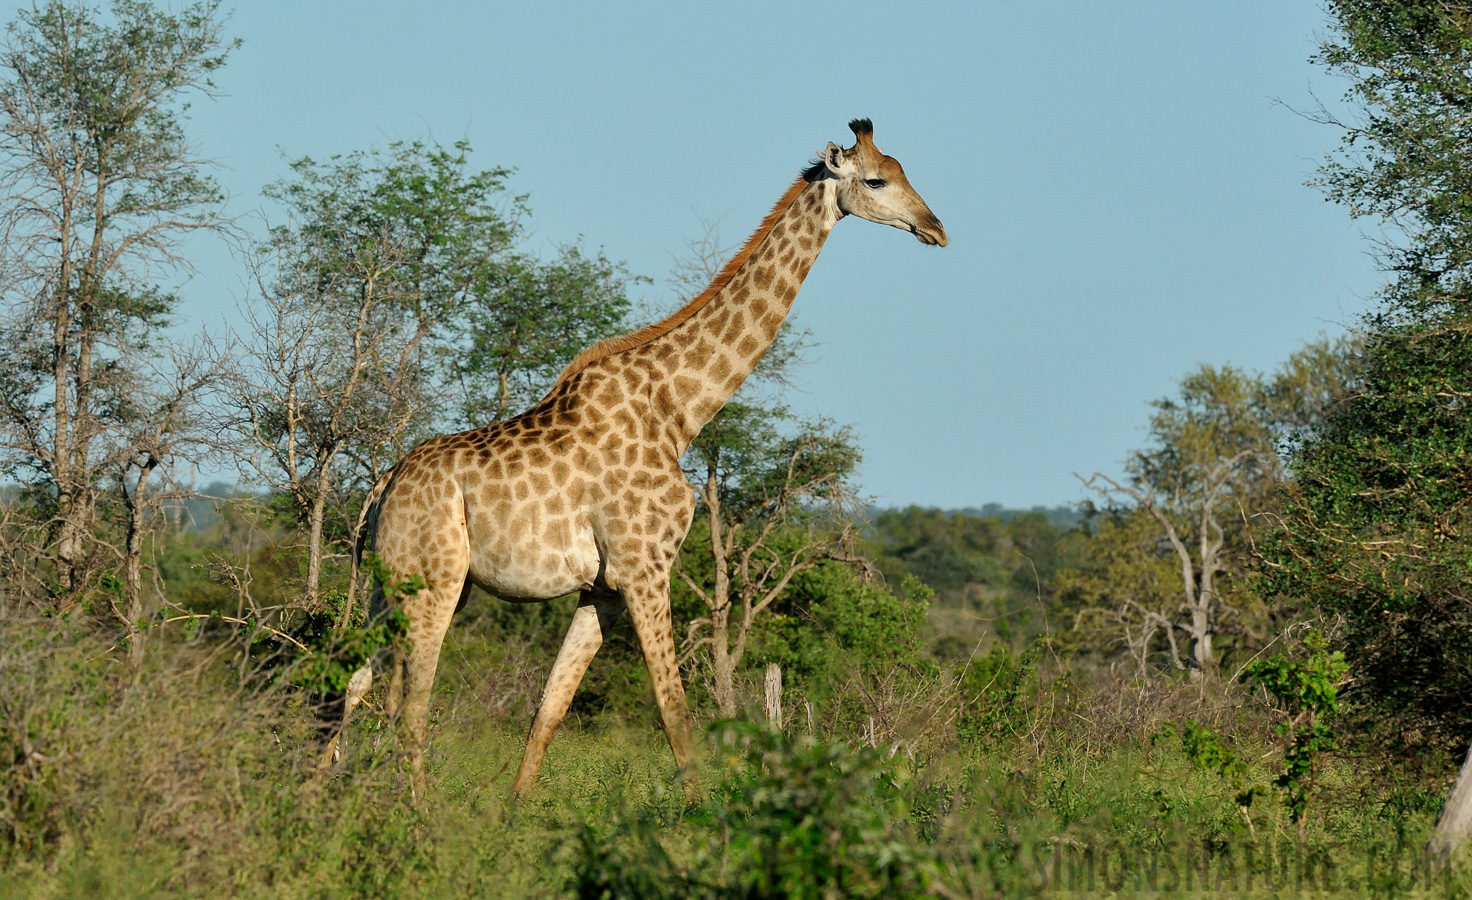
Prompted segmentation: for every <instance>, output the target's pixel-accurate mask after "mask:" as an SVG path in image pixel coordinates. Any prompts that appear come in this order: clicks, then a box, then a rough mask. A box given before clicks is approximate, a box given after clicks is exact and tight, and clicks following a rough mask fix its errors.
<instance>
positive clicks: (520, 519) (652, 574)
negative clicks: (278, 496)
mask: <svg viewBox="0 0 1472 900" xmlns="http://www.w3.org/2000/svg"><path fill="white" fill-rule="evenodd" d="M849 127H850V129H852V130H853V132H854V135H855V137H856V138H857V142H856V143H855V144H854V145H853V146H852V147H848V148H842V147H839V146H837V145H836V144H832V143H830V144H828V146H827V148H825V149H824V150H823V152H822V154H821V157H820V159H819V160H818V161H817V162H815V163H814V164H812V165H811V166H810V167H808V168H807V169H806V170H805V171H803V172H802V174H801V175H800V176H799V177H798V179H797V181H796V182H794V183H793V184H792V186H791V187H789V188H788V189H787V191H786V192H785V193H784V194H783V195H782V197H781V199H779V200H778V201H777V203H776V205H775V206H774V207H773V208H772V211H771V213H770V214H768V215H767V217H766V219H764V220H763V221H762V223H761V226H760V227H759V228H758V229H757V230H756V232H755V233H753V234H752V236H751V237H750V238H749V239H748V240H747V242H746V243H745V244H744V245H743V246H742V248H741V250H740V251H739V252H738V253H737V254H736V255H735V256H734V257H733V258H732V259H731V261H730V262H728V263H727V264H726V266H725V267H724V268H723V269H722V270H721V272H720V273H719V274H718V275H717V276H716V278H715V280H714V281H712V282H711V284H710V286H709V287H708V288H706V290H705V291H703V292H702V293H701V294H700V295H699V296H697V297H695V298H694V299H692V300H691V301H690V302H689V303H687V304H686V305H685V306H684V307H682V308H681V309H679V310H678V311H676V312H675V313H674V314H673V315H671V316H669V317H668V318H666V319H664V320H663V321H661V322H657V323H655V324H653V325H650V326H648V327H646V328H644V329H641V330H640V331H637V332H634V333H633V334H630V335H627V336H625V337H622V338H616V339H613V340H610V341H604V342H602V343H599V344H597V345H595V346H593V347H590V348H589V349H587V350H585V351H583V352H582V353H581V354H579V355H578V356H577V358H576V359H574V360H573V362H572V363H571V364H570V365H569V366H568V367H567V369H566V370H565V371H564V372H563V373H562V374H561V376H559V378H558V380H557V382H556V384H555V385H554V386H553V387H552V389H551V390H550V391H549V392H548V393H547V396H546V397H544V398H542V400H541V401H540V402H539V403H537V405H535V406H533V407H532V408H531V409H529V410H527V411H526V412H524V413H522V414H521V415H519V416H517V417H515V418H512V419H508V420H506V421H503V422H498V423H495V424H493V425H488V426H486V427H484V428H478V429H475V430H473V431H466V432H462V433H460V434H451V435H445V436H442V437H437V438H433V439H431V440H428V441H426V442H424V443H423V444H420V445H419V446H418V447H415V448H414V449H413V450H411V451H410V452H409V453H408V454H406V455H405V456H404V458H403V459H402V460H400V461H399V463H398V464H397V465H396V466H394V468H393V469H392V470H391V471H390V472H389V473H388V474H387V475H386V476H385V477H384V478H383V479H382V480H380V482H379V484H377V485H375V486H374V489H373V492H372V493H371V494H370V495H369V498H368V506H367V509H366V516H365V528H366V535H365V538H366V545H367V547H368V548H370V549H372V550H373V551H374V552H376V553H377V554H378V555H379V558H380V559H381V560H382V561H383V562H384V563H385V564H386V565H387V566H388V567H389V568H390V569H391V570H392V571H393V572H395V573H396V574H397V575H398V576H399V577H405V576H408V575H420V576H423V577H424V579H425V580H426V582H427V584H428V587H427V588H426V589H425V590H423V591H421V592H420V593H419V594H417V595H416V596H414V597H412V598H410V599H408V600H406V601H405V602H404V607H403V608H404V611H405V613H407V614H408V617H409V634H408V637H409V645H408V650H407V652H405V653H402V654H400V655H398V656H396V657H395V658H394V659H393V660H392V662H391V675H392V677H391V679H390V688H389V694H390V696H389V702H388V708H389V711H390V713H394V714H397V715H398V716H399V717H400V724H401V728H402V730H403V733H404V737H405V744H406V753H407V755H408V757H409V763H410V771H411V775H412V779H413V787H414V792H415V796H416V797H421V798H422V797H423V796H424V790H425V783H424V769H423V746H424V740H425V730H426V725H427V721H428V715H429V699H430V690H431V688H432V686H433V684H434V675H435V669H436V668H437V666H438V663H439V654H440V646H441V644H442V643H443V641H444V637H445V632H446V631H447V629H448V628H449V625H450V619H451V617H452V616H453V614H454V613H455V611H456V610H457V609H458V608H459V606H460V605H461V604H463V602H464V599H465V597H466V596H467V595H468V593H469V590H470V587H471V585H478V586H480V587H481V588H483V589H484V590H485V591H487V592H488V593H490V594H492V595H494V596H497V597H500V598H502V599H505V600H511V601H520V602H525V601H536V600H548V599H552V598H555V597H560V596H563V595H566V594H570V593H575V592H576V593H578V594H579V595H580V601H579V603H578V606H577V610H576V612H575V613H574V614H573V620H572V625H571V626H570V627H569V628H568V632H567V637H566V638H565V639H564V641H563V644H562V649H561V650H560V651H559V652H558V654H557V659H556V661H555V662H554V663H553V666H552V672H551V674H550V676H549V677H548V679H547V686H546V689H545V690H544V691H543V694H542V700H541V704H540V707H539V708H538V710H537V713H536V716H535V718H534V719H533V721H532V727H531V733H530V735H529V736H528V738H527V745H526V750H525V753H524V755H523V757H522V761H521V767H520V769H519V770H518V771H517V773H516V780H515V782H514V785H513V787H514V790H515V791H516V792H517V793H524V792H526V791H527V790H529V789H530V788H531V787H532V784H533V783H534V782H535V780H536V777H537V770H538V768H539V767H540V765H541V762H542V757H543V755H544V754H545V753H546V750H547V744H548V743H549V742H550V741H551V739H552V736H553V735H554V734H555V733H556V731H557V728H558V726H559V725H561V723H562V720H563V717H564V716H566V714H567V710H568V706H569V705H570V704H571V702H572V696H573V692H574V691H575V690H576V689H577V686H578V682H579V681H581V680H582V677H583V673H584V672H585V671H586V669H587V667H588V663H589V662H590V661H591V660H592V658H593V655H594V654H595V653H596V652H597V651H598V648H599V646H600V645H601V644H602V642H603V639H604V636H605V635H606V634H607V633H608V630H609V628H610V627H611V626H612V624H613V623H614V621H615V620H617V618H618V617H619V616H620V615H621V614H622V613H623V612H624V611H625V610H627V611H628V614H629V616H630V618H631V619H632V620H633V625H634V630H635V632H636V634H637V635H638V638H639V644H640V647H641V649H642V651H643V654H644V660H645V663H646V665H647V666H648V668H649V674H650V680H651V681H652V683H653V686H654V693H655V699H656V701H657V703H658V706H659V712H660V718H661V720H662V722H663V725H664V730H665V734H666V736H667V737H668V739H669V743H670V748H671V749H672V750H673V751H674V756H675V762H676V763H677V764H678V765H679V766H680V767H681V769H685V768H687V767H688V766H689V765H690V764H691V762H692V761H693V749H694V748H693V741H692V737H691V728H690V721H689V713H688V710H687V707H686V703H685V690H684V686H683V685H682V684H681V681H680V671H679V666H678V662H677V657H676V651H675V641H674V632H673V629H672V626H671V621H670V599H669V591H670V570H671V566H672V565H673V563H674V560H675V554H676V553H677V552H678V551H679V549H680V544H681V543H682V542H683V541H684V539H685V534H686V532H687V531H688V530H689V527H690V522H691V517H692V515H693V513H694V511H695V499H694V494H693V492H692V491H691V489H690V487H689V485H688V484H687V483H686V481H685V477H684V474H683V472H682V470H681V468H680V459H681V457H682V456H683V455H684V453H685V450H686V449H687V448H688V447H689V446H690V442H691V441H692V440H694V438H695V436H696V435H697V434H698V433H699V432H700V429H701V428H702V427H704V425H705V424H706V423H707V422H709V421H710V420H711V418H712V417H713V416H715V414H716V412H718V411H719V410H720V408H721V407H722V406H723V405H724V404H725V403H726V401H727V400H728V399H730V397H731V395H732V394H734V393H735V392H736V389H737V388H739V387H740V386H741V384H742V382H743V381H745V380H746V378H747V376H749V375H750V374H751V373H752V370H753V369H754V368H755V367H756V364H757V362H758V360H760V359H761V356H762V354H763V353H765V352H766V349H767V347H768V346H770V344H771V343H772V341H773V339H774V338H775V337H776V335H777V329H778V328H779V327H780V326H781V324H782V322H783V320H784V319H785V318H786V316H787V313H788V310H789V309H791V306H792V301H793V299H794V298H795V297H796V296H797V291H798V288H799V287H800V286H801V284H802V282H803V279H804V278H805V277H806V276H807V274H808V271H809V269H811V267H812V265H813V261H814V260H816V259H817V257H818V252H819V251H820V250H822V248H823V243H824V241H825V240H826V239H827V237H828V233H829V231H831V230H832V228H833V226H834V225H835V224H836V223H837V222H838V221H839V220H840V219H842V218H843V217H845V216H848V215H854V216H858V217H860V218H864V219H869V220H870V221H874V222H878V223H881V224H885V225H892V226H894V227H896V228H901V229H903V230H906V231H909V232H911V233H912V234H914V235H915V236H916V237H917V238H918V239H919V240H920V241H921V242H922V243H925V244H932V245H939V246H942V247H943V246H945V244H946V233H945V229H944V227H942V225H941V223H940V220H939V219H937V218H936V217H935V215H934V214H933V213H931V211H930V208H929V207H928V206H926V204H925V201H924V200H922V199H921V198H920V195H919V194H917V193H916V192H915V190H914V188H912V187H911V186H910V183H909V181H908V180H907V179H906V178H905V173H904V170H903V169H902V168H901V167H900V164H899V163H898V162H897V161H895V160H894V159H893V158H892V157H889V156H886V155H884V153H883V152H882V151H881V150H880V149H879V148H878V147H877V146H875V144H874V137H873V126H872V125H871V124H870V122H869V120H868V119H855V120H854V121H852V122H850V123H849ZM375 605H381V601H378V602H376V603H375ZM355 686H356V687H358V688H359V690H356V691H355V692H354V693H353V695H352V696H350V697H349V698H348V703H347V706H348V707H349V708H348V709H347V710H346V711H345V713H344V723H346V720H347V715H349V714H350V713H351V706H352V705H354V703H355V701H356V699H357V698H360V697H361V696H362V692H363V690H362V689H364V688H365V684H364V683H363V682H362V681H361V680H360V682H359V683H357V684H356V685H355ZM687 784H688V783H687Z"/></svg>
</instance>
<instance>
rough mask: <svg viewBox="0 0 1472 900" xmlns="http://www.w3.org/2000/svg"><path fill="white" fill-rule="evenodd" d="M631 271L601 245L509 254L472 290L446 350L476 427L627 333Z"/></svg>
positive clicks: (537, 395)
mask: <svg viewBox="0 0 1472 900" xmlns="http://www.w3.org/2000/svg"><path fill="white" fill-rule="evenodd" d="M642 281H647V279H643V278H639V277H637V276H633V275H630V274H629V272H628V270H627V269H626V268H625V267H624V266H623V265H622V264H621V263H615V262H610V261H609V260H608V258H607V257H605V256H604V255H603V253H602V251H599V252H598V253H597V254H596V255H594V256H589V255H587V254H585V253H584V252H583V251H582V250H581V249H580V248H578V247H577V246H570V247H564V248H562V249H561V251H560V252H559V253H558V255H557V257H556V258H555V259H553V260H551V261H543V260H540V259H538V258H536V257H534V256H531V255H529V254H524V253H521V254H508V255H507V256H506V257H505V258H504V259H503V260H501V261H500V262H499V264H498V265H496V266H494V267H492V268H491V269H490V270H489V271H487V273H486V275H485V277H484V278H481V279H479V280H478V281H477V282H476V284H475V286H474V288H473V290H472V291H471V292H470V296H469V298H468V299H469V302H468V303H466V305H465V308H464V309H463V310H462V312H461V314H460V316H459V317H458V327H459V329H460V331H461V336H460V340H458V341H457V342H456V343H455V344H454V345H452V346H451V347H449V348H447V351H446V352H447V362H448V366H447V367H448V369H449V371H450V373H451V374H452V376H453V377H454V378H455V380H456V381H457V382H458V385H459V388H460V392H461V394H462V398H463V399H462V401H461V407H462V408H461V419H462V421H463V423H464V424H466V425H468V426H470V427H472V428H475V427H479V426H481V425H486V424H489V423H491V422H496V421H500V420H502V419H505V418H507V417H509V416H512V415H514V414H516V413H518V412H520V411H522V410H523V409H526V408H527V407H529V406H531V405H532V404H533V403H535V402H536V401H537V400H539V399H541V397H542V395H544V394H545V393H546V392H547V390H548V389H549V388H551V386H552V384H553V382H555V381H556V380H557V376H558V375H559V374H560V373H561V372H562V370H563V369H564V368H565V367H566V366H567V364H568V363H569V362H571V361H572V358H573V357H574V356H576V355H577V354H578V352H579V351H580V350H582V349H583V348H585V347H588V346H591V345H592V344H595V343H597V342H598V341H600V340H603V339H604V338H607V337H613V336H614V335H617V334H622V333H624V332H626V331H627V330H628V329H627V323H626V320H627V318H628V311H629V307H630V303H629V298H628V293H629V288H630V287H631V286H632V285H633V284H636V283H639V282H642Z"/></svg>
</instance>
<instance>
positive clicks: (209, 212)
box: [0, 0, 229, 608]
mask: <svg viewBox="0 0 1472 900" xmlns="http://www.w3.org/2000/svg"><path fill="white" fill-rule="evenodd" d="M216 8H217V4H216V3H215V2H204V3H196V4H193V5H191V6H188V7H186V8H184V9H183V10H181V11H179V12H177V13H167V12H162V11H159V10H157V9H155V8H154V7H152V6H151V5H149V4H146V3H142V2H135V0H117V2H115V3H114V4H113V6H112V10H111V15H110V16H108V17H104V16H103V15H102V13H101V12H100V11H98V10H95V9H89V8H87V7H82V6H73V5H69V4H65V3H62V2H59V0H52V2H47V3H43V4H41V5H38V6H35V7H32V8H30V9H22V10H20V12H19V14H18V19H17V23H16V24H15V25H14V26H12V28H11V30H10V33H9V39H8V41H7V42H6V45H5V47H4V49H3V51H0V69H3V70H4V76H5V77H4V80H3V81H0V198H3V199H0V239H3V244H0V297H3V306H4V318H3V322H0V414H3V420H0V447H3V448H4V450H5V451H6V452H7V456H8V459H7V460H6V464H7V468H8V470H9V471H10V472H12V473H14V474H17V475H19V476H20V477H22V478H23V479H24V480H25V481H26V482H28V483H29V484H30V485H32V486H34V488H35V490H34V491H32V492H31V494H30V496H31V498H32V499H33V501H34V510H35V514H36V515H37V516H39V517H40V518H41V520H42V521H44V522H45V532H46V542H45V543H46V546H47V548H48V549H47V551H46V553H47V556H48V558H49V566H50V569H51V571H52V577H53V578H54V582H52V583H51V587H50V589H49V592H50V593H51V594H52V595H53V596H54V597H55V598H56V599H57V600H59V601H60V603H61V606H62V608H67V607H69V606H70V605H71V604H72V603H73V602H74V601H75V600H76V598H77V597H78V596H79V594H80V593H81V592H82V591H83V590H85V589H86V587H87V585H88V578H89V577H90V574H91V569H90V565H89V556H90V554H91V553H92V552H93V551H94V550H96V549H97V548H96V544H95V543H94V542H93V540H92V538H93V536H94V535H95V534H96V533H97V532H98V529H97V528H96V527H95V526H96V515H97V507H98V503H99V492H100V491H103V490H104V488H103V486H102V484H101V482H102V480H103V478H104V477H105V475H106V474H107V473H108V472H109V466H108V463H107V458H108V457H109V456H110V455H111V454H112V452H113V451H114V450H115V449H116V447H115V446H113V445H112V444H111V437H112V436H114V435H115V432H116V430H117V428H118V425H119V423H118V422H117V421H116V418H115V416H114V412H115V411H116V410H117V409H118V408H120V407H122V406H125V405H126V402H125V401H126V398H125V397H122V396H121V395H120V391H122V390H124V389H127V388H128V387H129V386H131V385H132V384H133V379H132V378H131V377H130V375H131V374H132V372H133V370H132V369H131V368H130V366H131V362H132V360H135V359H137V358H139V354H136V353H134V352H133V351H134V350H135V349H136V348H138V347H139V346H140V345H141V344H143V343H145V342H146V341H147V340H148V339H149V338H150V337H151V336H152V335H154V334H155V333H156V332H157V330H158V329H159V328H160V326H161V325H162V324H163V323H164V321H165V319H166V316H167V314H168V312H169V310H170V309H171V308H172V307H173V303H174V298H173V297H172V296H170V295H169V294H167V293H166V292H163V291H160V290H159V289H158V288H157V287H156V286H155V278H156V277H157V276H159V275H160V274H162V273H164V272H168V271H171V270H174V269H176V268H177V267H179V266H181V265H184V263H183V261H182V260H181V259H180V258H179V257H178V255H177V253H176V248H177V244H178V241H179V240H180V239H181V238H182V237H183V236H184V235H185V234H188V233H190V232H194V231H198V230H201V229H216V230H217V229H221V228H222V227H224V225H225V223H224V221H223V220H222V218H221V215H220V208H221V203H222V197H221V195H220V192H219V191H218V189H217V188H216V187H215V185H214V183H213V182H212V181H211V180H210V179H209V178H208V177H206V176H205V175H204V174H202V173H203V170H204V167H205V163H204V162H203V161H202V160H200V159H198V158H197V157H195V156H194V155H193V153H192V150H191V148H190V146H189V144H188V142H187V140H186V139H185V136H184V133H183V130H182V129H181V127H180V120H181V118H182V111H183V109H184V104H183V103H182V99H181V98H182V97H183V96H185V95H186V94H188V93H189V92H191V91H199V92H202V93H204V94H206V95H208V94H210V93H211V91H212V89H213V86H212V85H211V83H210V80H209V79H210V73H212V72H213V71H215V70H216V69H218V68H219V67H220V66H221V65H223V64H224V62H225V58H226V55H227V54H228V51H229V47H228V46H226V45H224V44H223V43H222V40H221V36H220V28H219V24H218V23H217V21H216V19H215V12H216Z"/></svg>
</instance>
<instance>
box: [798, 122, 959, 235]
mask: <svg viewBox="0 0 1472 900" xmlns="http://www.w3.org/2000/svg"><path fill="white" fill-rule="evenodd" d="M848 127H849V128H851V129H853V132H854V136H855V137H857V138H858V139H859V140H858V143H856V144H854V145H853V146H852V147H849V148H848V149H847V150H845V149H843V148H842V147H839V146H838V145H837V144H834V143H832V142H831V141H830V142H829V143H828V147H827V148H826V149H825V150H824V151H823V160H822V162H821V163H820V164H819V165H816V166H814V167H813V169H812V171H813V174H815V175H817V176H818V177H820V178H829V179H832V180H834V181H835V182H836V183H837V188H838V190H837V196H838V211H839V213H840V214H841V215H855V216H858V217H859V218H861V219H868V220H869V221H870V222H878V223H879V224H881V225H893V226H894V227H895V228H902V229H904V230H905V231H908V232H910V233H911V234H913V235H915V237H917V238H919V239H920V243H922V244H933V245H937V244H938V245H939V246H942V247H944V246H945V245H946V229H945V226H943V225H941V224H940V219H937V218H936V217H935V213H933V212H931V211H930V207H929V206H926V205H925V201H924V200H922V199H921V198H920V195H919V194H918V193H916V192H915V189H914V188H912V187H910V181H909V179H907V178H905V170H904V169H902V168H900V164H899V160H897V159H895V158H894V157H892V156H885V155H884V151H883V150H880V149H879V147H878V146H877V145H875V143H874V125H873V123H872V122H870V121H869V120H868V119H854V120H853V121H852V122H850V123H848Z"/></svg>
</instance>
